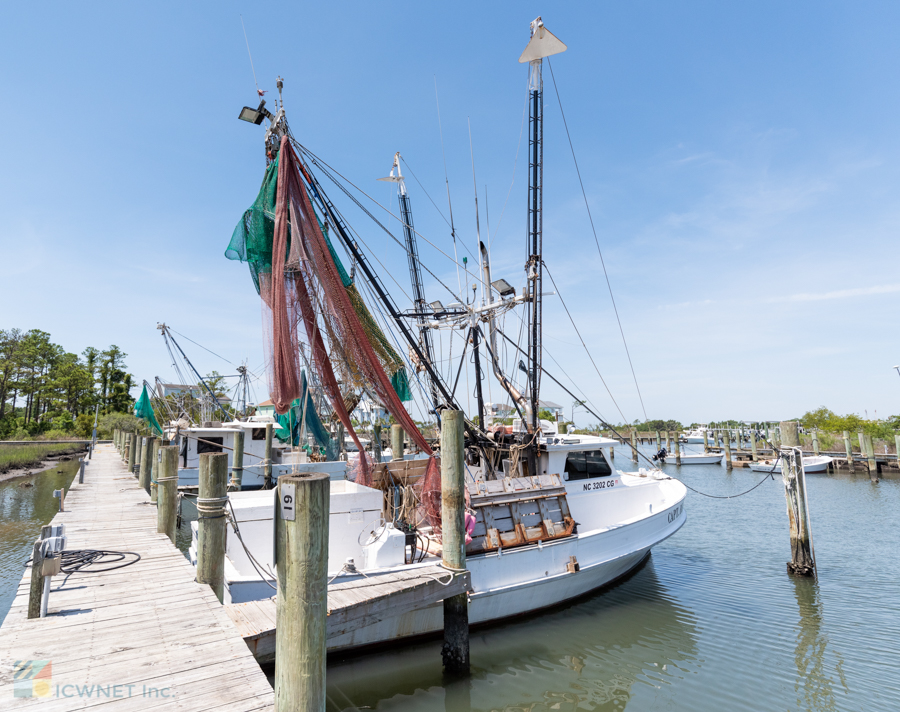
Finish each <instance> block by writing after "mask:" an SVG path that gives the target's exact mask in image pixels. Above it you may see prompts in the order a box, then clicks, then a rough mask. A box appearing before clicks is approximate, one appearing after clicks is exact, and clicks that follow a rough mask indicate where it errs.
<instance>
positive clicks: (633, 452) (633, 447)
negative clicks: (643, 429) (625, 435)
mask: <svg viewBox="0 0 900 712" xmlns="http://www.w3.org/2000/svg"><path fill="white" fill-rule="evenodd" d="M631 459H632V460H633V461H634V462H637V461H638V449H637V430H632V431H631Z"/></svg>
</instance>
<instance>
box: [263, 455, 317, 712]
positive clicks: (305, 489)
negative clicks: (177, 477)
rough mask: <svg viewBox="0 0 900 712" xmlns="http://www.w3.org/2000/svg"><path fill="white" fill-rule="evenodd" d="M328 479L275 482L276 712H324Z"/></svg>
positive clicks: (300, 477) (308, 477)
mask: <svg viewBox="0 0 900 712" xmlns="http://www.w3.org/2000/svg"><path fill="white" fill-rule="evenodd" d="M329 498H330V481H329V478H328V475H327V474H325V473H311V474H305V475H283V476H282V477H279V478H278V493H277V497H276V500H277V503H276V505H275V558H276V567H277V574H278V576H277V581H278V592H277V595H276V597H275V600H276V610H275V631H276V633H275V710H276V712H295V710H314V711H315V712H320V711H324V709H325V660H326V656H325V642H326V618H327V611H328V609H327V603H326V595H327V588H328V518H329V517H328V511H329Z"/></svg>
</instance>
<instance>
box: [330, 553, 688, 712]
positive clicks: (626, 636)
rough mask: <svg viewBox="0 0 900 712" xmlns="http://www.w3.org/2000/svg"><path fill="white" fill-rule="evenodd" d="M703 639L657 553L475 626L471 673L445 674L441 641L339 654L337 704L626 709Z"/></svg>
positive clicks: (333, 665) (678, 671)
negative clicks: (557, 600)
mask: <svg viewBox="0 0 900 712" xmlns="http://www.w3.org/2000/svg"><path fill="white" fill-rule="evenodd" d="M696 645H697V635H696V631H695V621H694V616H693V614H692V613H691V612H690V611H688V610H687V609H686V608H684V607H683V606H681V605H679V604H678V603H677V602H676V601H675V600H674V599H673V598H672V597H671V596H670V595H669V592H668V590H667V589H666V587H665V586H663V585H662V584H661V583H660V581H659V579H658V577H657V575H656V572H655V570H654V567H653V562H652V560H651V561H649V562H648V563H647V564H645V565H644V566H643V567H642V568H641V569H640V570H639V571H637V572H636V573H635V574H634V575H633V576H632V577H631V578H630V579H628V580H627V581H625V582H623V583H621V584H619V585H618V586H616V587H614V588H612V589H610V590H607V591H603V592H600V593H598V594H595V595H594V596H592V597H591V598H589V599H587V600H583V601H581V602H579V603H576V604H572V605H569V606H567V607H565V608H563V609H560V610H557V611H555V612H553V613H549V614H544V615H540V616H534V617H531V618H527V619H518V620H516V621H515V622H513V623H508V624H504V625H500V626H495V627H491V628H487V629H484V630H476V631H474V632H473V634H472V637H471V656H472V675H471V678H470V679H469V680H465V681H453V682H451V681H448V680H445V679H444V678H443V677H442V674H441V658H440V643H439V642H434V643H427V644H422V645H417V646H414V647H408V648H402V649H397V650H390V651H387V652H383V653H379V654H376V655H368V656H365V657H356V658H349V659H347V660H344V661H338V660H331V661H330V664H329V668H328V680H327V684H328V709H329V710H354V709H374V708H377V709H385V710H386V709H392V708H394V707H397V708H400V707H403V708H405V709H419V708H421V709H441V708H443V709H445V710H446V711H447V712H469V710H478V711H481V710H484V711H487V710H491V711H494V710H504V711H506V710H509V711H512V710H528V711H529V712H543V711H544V710H547V711H549V710H557V711H559V712H565V711H566V710H575V709H578V708H587V709H593V710H621V709H623V708H624V707H625V705H626V704H627V703H628V701H629V699H630V698H631V696H632V694H633V691H634V689H635V687H636V686H639V685H641V686H653V687H659V686H662V685H667V684H669V683H670V682H672V681H674V679H675V678H680V677H681V676H682V674H683V671H684V670H685V669H686V668H687V667H689V666H691V664H692V661H693V660H694V659H695V656H696Z"/></svg>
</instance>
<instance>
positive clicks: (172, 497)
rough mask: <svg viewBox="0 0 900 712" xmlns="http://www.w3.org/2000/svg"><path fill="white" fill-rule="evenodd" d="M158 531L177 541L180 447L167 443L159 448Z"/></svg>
mask: <svg viewBox="0 0 900 712" xmlns="http://www.w3.org/2000/svg"><path fill="white" fill-rule="evenodd" d="M156 487H157V491H158V496H157V500H156V506H157V512H156V531H157V532H159V533H160V534H165V535H166V536H168V537H169V539H171V540H172V543H173V544H174V543H175V524H176V521H177V515H178V512H177V509H178V448H177V447H175V446H174V445H165V446H163V447H161V448H159V474H158V475H157V477H156Z"/></svg>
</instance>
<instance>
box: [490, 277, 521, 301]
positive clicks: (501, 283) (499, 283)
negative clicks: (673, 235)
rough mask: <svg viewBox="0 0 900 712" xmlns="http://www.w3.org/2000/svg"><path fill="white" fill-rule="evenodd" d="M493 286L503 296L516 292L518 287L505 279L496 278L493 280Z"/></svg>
mask: <svg viewBox="0 0 900 712" xmlns="http://www.w3.org/2000/svg"><path fill="white" fill-rule="evenodd" d="M491 286H492V287H493V288H494V289H496V290H497V291H498V292H500V296H501V297H508V296H511V295H513V294H515V293H516V288H515V287H513V286H512V285H511V284H510V283H509V282H507V281H506V280H505V279H496V280H494V281H493V282H491Z"/></svg>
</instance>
